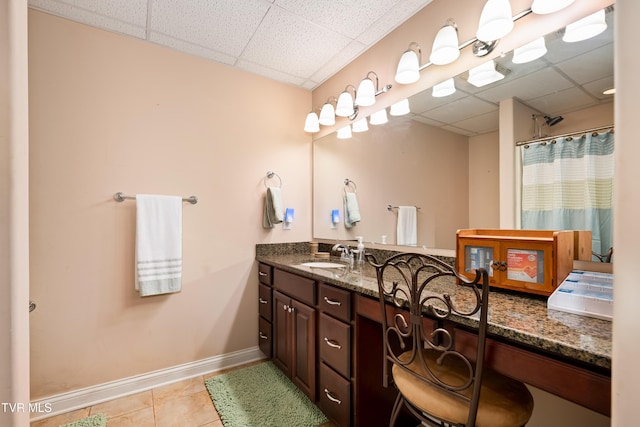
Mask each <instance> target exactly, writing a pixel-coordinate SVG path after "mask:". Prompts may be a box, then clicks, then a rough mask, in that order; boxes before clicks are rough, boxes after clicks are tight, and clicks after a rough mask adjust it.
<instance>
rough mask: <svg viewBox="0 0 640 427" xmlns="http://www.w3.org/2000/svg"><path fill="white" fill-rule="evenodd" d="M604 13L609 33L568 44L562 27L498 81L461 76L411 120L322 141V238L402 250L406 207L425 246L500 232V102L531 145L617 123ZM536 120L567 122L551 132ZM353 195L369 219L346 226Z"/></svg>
mask: <svg viewBox="0 0 640 427" xmlns="http://www.w3.org/2000/svg"><path fill="white" fill-rule="evenodd" d="M606 12H607V13H606V21H607V24H608V28H607V30H606V31H605V32H603V33H601V34H599V35H597V36H596V37H593V38H591V39H588V40H584V41H580V42H574V43H568V42H565V41H563V40H562V37H563V34H564V30H560V31H557V32H555V33H552V34H548V35H546V36H545V43H546V48H547V53H546V54H545V55H544V56H543V57H541V58H539V59H536V60H534V61H531V62H527V63H519V64H516V63H514V62H513V52H509V53H506V54H504V55H503V56H501V57H499V58H497V59H496V60H495V63H496V64H497V65H496V69H497V70H498V71H500V72H502V73H503V74H504V75H505V77H504V78H503V79H501V80H500V81H497V82H495V83H492V84H488V85H486V86H482V87H476V86H474V85H472V84H470V83H469V81H468V78H469V73H468V72H467V73H463V74H461V75H459V76H457V77H455V78H454V79H453V80H454V84H455V88H456V91H455V93H453V94H451V95H449V96H446V97H434V96H433V95H432V90H431V89H429V90H426V91H424V92H421V93H418V94H415V95H413V96H412V97H411V98H409V105H410V109H411V113H409V114H407V115H404V116H398V117H393V116H389V121H388V123H386V124H383V125H377V126H376V125H369V126H368V128H369V129H368V131H366V132H359V133H356V132H354V133H353V134H352V137H351V138H349V139H338V138H337V137H336V133H332V134H330V135H326V136H324V137H322V138H319V139H318V140H316V141H314V144H313V168H314V170H313V177H314V179H313V203H314V206H313V210H314V211H313V233H314V238H316V239H331V240H334V239H338V240H353V239H356V237H357V236H362V237H363V238H364V241H365V242H367V243H385V244H388V245H396V243H397V240H396V225H397V219H398V210H397V209H396V207H398V206H416V207H418V208H419V209H418V210H417V229H418V239H417V246H418V247H421V248H427V249H445V250H451V249H455V233H456V231H457V230H458V229H461V228H498V227H499V202H500V201H499V185H498V184H499V179H500V178H499V176H498V163H499V159H498V147H499V144H500V141H499V140H500V134H499V130H500V127H501V126H502V124H500V123H499V116H500V104H501V102H503V101H505V100H513V102H515V103H517V104H518V105H520V106H521V107H522V108H524V109H525V110H526V111H527V114H526V117H527V118H526V120H520V122H519V123H512V124H511V125H510V126H517V128H518V129H517V132H516V133H517V134H518V135H521V136H524V137H525V139H526V138H534V137H536V136H539V135H559V134H563V133H569V132H579V131H581V130H583V129H590V128H593V127H597V126H604V125H610V124H612V123H613V95H610V94H603V92H604V91H605V90H607V89H611V88H613V85H614V82H613V55H614V54H613V7H609V8H607V10H606ZM428 70H429V69H428V68H427V69H426V70H425V71H423V73H424V72H429V71H428ZM387 111H388V109H387ZM532 114H541V115H547V116H548V117H549V118H555V117H557V116H562V117H563V118H564V120H562V121H556V122H557V123H555V124H554V123H553V122H550V124H551V126H550V125H549V124H547V122H546V121H545V119H544V117H542V116H541V117H539V118H536V119H534V118H533V117H532ZM520 139H522V138H520ZM514 156H515V141H514ZM345 180H350V181H352V182H353V184H355V186H354V185H353V184H350V185H348V186H345ZM354 188H355V189H356V195H357V201H358V205H359V208H360V215H361V220H360V222H358V223H356V225H355V226H354V227H352V228H347V227H345V224H344V211H343V196H344V191H353V190H354ZM479 195H481V196H482V197H479ZM334 210H339V212H340V222H339V223H337V224H334V223H333V222H332V218H331V213H332V211H334Z"/></svg>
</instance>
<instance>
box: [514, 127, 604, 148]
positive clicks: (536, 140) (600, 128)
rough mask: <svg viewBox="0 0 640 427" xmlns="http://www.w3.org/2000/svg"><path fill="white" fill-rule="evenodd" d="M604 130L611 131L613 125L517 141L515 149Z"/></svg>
mask: <svg viewBox="0 0 640 427" xmlns="http://www.w3.org/2000/svg"><path fill="white" fill-rule="evenodd" d="M605 129H613V125H609V126H600V127H597V128H592V129H585V130H580V131H577V132H569V133H565V134H562V135H554V136H545V137H544V138H536V139H530V140H528V141H518V142H516V147H520V146H521V145H529V144H537V143H540V142H547V141H553V140H554V139H556V138H564V137H567V136H574V135H579V134H581V133H590V132H598V131H601V130H605Z"/></svg>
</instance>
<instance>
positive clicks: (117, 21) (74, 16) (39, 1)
mask: <svg viewBox="0 0 640 427" xmlns="http://www.w3.org/2000/svg"><path fill="white" fill-rule="evenodd" d="M29 6H30V7H32V8H34V9H37V10H42V11H45V12H48V13H51V14H53V15H56V16H62V17H64V18H67V19H70V20H72V21H76V22H81V23H83V24H87V25H90V26H93V27H97V28H102V29H105V30H109V31H114V32H117V33H122V34H127V35H130V36H134V37H138V38H144V37H145V31H146V29H145V26H146V21H147V0H65V1H57V0H29Z"/></svg>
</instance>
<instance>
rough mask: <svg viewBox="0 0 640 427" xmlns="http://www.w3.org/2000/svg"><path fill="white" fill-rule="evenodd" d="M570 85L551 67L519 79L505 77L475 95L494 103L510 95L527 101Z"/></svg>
mask: <svg viewBox="0 0 640 427" xmlns="http://www.w3.org/2000/svg"><path fill="white" fill-rule="evenodd" d="M571 86H572V84H571V82H570V81H569V80H567V79H566V78H565V77H563V76H562V75H561V74H559V73H558V72H557V71H555V70H554V69H553V68H546V69H543V70H539V71H537V72H536V73H531V74H527V75H526V76H523V77H521V78H519V79H514V80H511V79H505V82H504V83H502V82H501V83H500V84H499V85H495V86H493V87H492V86H488V89H486V90H484V91H482V92H479V93H477V94H476V96H477V97H479V98H482V99H485V100H487V101H491V102H496V103H497V102H500V100H503V99H506V98H512V97H514V98H519V99H521V100H523V101H527V100H529V99H532V98H537V97H540V96H541V95H546V94H549V93H554V92H557V91H559V90H563V89H568V88H570V87H571Z"/></svg>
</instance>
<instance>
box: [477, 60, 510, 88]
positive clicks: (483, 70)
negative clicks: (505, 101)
mask: <svg viewBox="0 0 640 427" xmlns="http://www.w3.org/2000/svg"><path fill="white" fill-rule="evenodd" d="M503 78H504V74H501V73H499V72H497V71H496V65H495V63H494V62H493V59H492V60H491V61H488V62H485V63H484V64H482V65H478V66H477V67H475V68H472V69H470V70H469V83H471V84H472V85H474V86H476V87H482V86H486V85H488V84H490V83H493V82H497V81H498V80H501V79H503Z"/></svg>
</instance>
